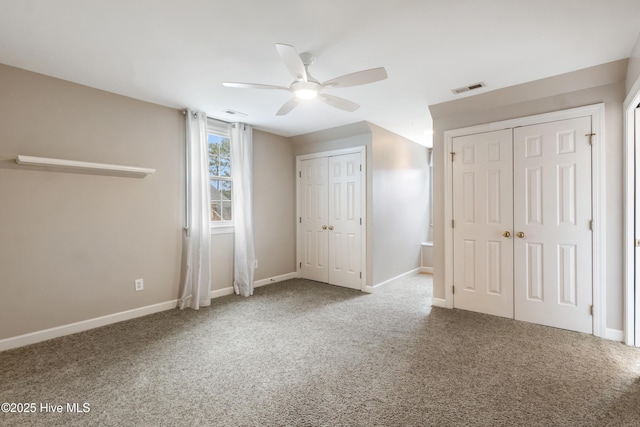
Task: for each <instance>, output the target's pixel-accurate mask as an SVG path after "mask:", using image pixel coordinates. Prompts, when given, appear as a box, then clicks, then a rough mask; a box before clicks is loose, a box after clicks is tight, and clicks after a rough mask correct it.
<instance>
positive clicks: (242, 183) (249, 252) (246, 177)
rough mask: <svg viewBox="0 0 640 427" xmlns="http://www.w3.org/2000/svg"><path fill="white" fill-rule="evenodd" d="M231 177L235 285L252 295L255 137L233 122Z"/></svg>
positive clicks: (239, 291) (242, 125)
mask: <svg viewBox="0 0 640 427" xmlns="http://www.w3.org/2000/svg"><path fill="white" fill-rule="evenodd" d="M231 161H232V162H233V166H232V168H231V179H232V182H233V197H232V204H233V208H232V211H233V224H234V226H235V250H234V262H233V272H234V279H233V288H234V290H235V292H236V294H238V295H242V296H245V297H248V296H250V295H253V277H254V270H253V268H254V264H255V260H256V256H255V251H254V241H253V165H252V163H253V138H252V129H251V126H249V125H245V124H243V123H233V124H232V125H231Z"/></svg>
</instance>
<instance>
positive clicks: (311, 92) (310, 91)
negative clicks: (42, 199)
mask: <svg viewBox="0 0 640 427" xmlns="http://www.w3.org/2000/svg"><path fill="white" fill-rule="evenodd" d="M291 91H292V92H293V93H294V94H295V95H296V97H297V98H298V99H313V98H315V97H316V96H318V93H319V92H320V84H319V83H316V82H314V81H307V82H305V81H296V82H293V84H292V85H291Z"/></svg>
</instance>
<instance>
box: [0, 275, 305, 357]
mask: <svg viewBox="0 0 640 427" xmlns="http://www.w3.org/2000/svg"><path fill="white" fill-rule="evenodd" d="M295 277H298V273H288V274H283V275H281V276H276V277H271V278H268V279H264V280H258V281H256V282H255V283H254V285H253V286H254V287H258V286H264V285H268V284H270V283H276V282H281V281H283V280H287V279H293V278H295ZM231 294H233V286H230V287H226V288H223V289H216V290H214V291H211V298H219V297H223V296H225V295H231ZM177 306H178V300H171V301H167V302H161V303H159V304H153V305H148V306H146V307H140V308H134V309H132V310H127V311H121V312H120V313H114V314H109V315H106V316H101V317H96V318H94V319H88V320H83V321H81V322H75V323H69V324H68V325H62V326H57V327H55V328H49V329H43V330H42V331H36V332H31V333H28V334H24V335H18V336H17V337H11V338H5V339H2V340H0V351H5V350H10V349H12V348H17V347H23V346H25V345H29V344H35V343H38V342H41V341H46V340H50V339H53V338H58V337H63V336H65V335H71V334H75V333H78V332H83V331H88V330H89V329H94V328H99V327H101V326H106V325H110V324H112V323H118V322H122V321H124V320H130V319H135V318H136V317H142V316H147V315H149V314H153V313H158V312H161V311H165V310H171V309H174V308H176V307H177Z"/></svg>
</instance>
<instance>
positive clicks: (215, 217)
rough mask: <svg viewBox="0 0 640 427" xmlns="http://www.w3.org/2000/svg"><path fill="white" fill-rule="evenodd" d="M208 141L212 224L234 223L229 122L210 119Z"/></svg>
mask: <svg viewBox="0 0 640 427" xmlns="http://www.w3.org/2000/svg"><path fill="white" fill-rule="evenodd" d="M207 143H208V146H209V179H210V182H211V223H212V226H218V225H227V226H228V225H233V223H232V221H233V210H232V207H231V198H232V191H231V189H232V182H231V167H232V165H231V147H230V141H229V130H228V127H227V124H226V123H222V122H218V121H214V120H211V119H209V120H208V126H207Z"/></svg>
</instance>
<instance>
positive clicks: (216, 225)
mask: <svg viewBox="0 0 640 427" xmlns="http://www.w3.org/2000/svg"><path fill="white" fill-rule="evenodd" d="M209 133H214V134H217V135H222V136H226V137H227V138H229V139H231V132H230V129H229V123H227V122H223V121H220V120H215V119H212V118H210V117H208V118H207V134H209ZM207 140H208V137H207ZM207 144H208V142H207ZM231 167H232V168H233V159H231ZM230 181H231V188H232V189H233V181H232V180H231V179H230ZM232 197H233V196H232ZM232 200H233V199H232ZM231 217H232V218H233V217H234V213H233V208H232V210H231ZM233 232H235V224H234V222H233V220H231V221H211V234H229V233H233Z"/></svg>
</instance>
